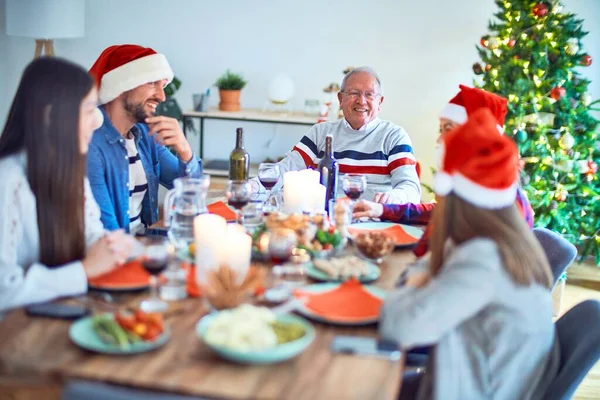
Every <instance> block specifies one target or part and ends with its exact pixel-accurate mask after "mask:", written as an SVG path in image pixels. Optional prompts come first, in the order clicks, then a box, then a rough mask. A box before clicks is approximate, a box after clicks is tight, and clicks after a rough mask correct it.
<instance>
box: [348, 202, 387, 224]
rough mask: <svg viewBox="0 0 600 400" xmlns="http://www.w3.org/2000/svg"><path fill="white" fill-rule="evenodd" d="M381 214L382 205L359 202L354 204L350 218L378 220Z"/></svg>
mask: <svg viewBox="0 0 600 400" xmlns="http://www.w3.org/2000/svg"><path fill="white" fill-rule="evenodd" d="M381 214H383V205H381V204H379V203H374V202H372V201H367V200H361V201H359V202H357V203H356V204H354V208H353V209H352V217H353V218H355V219H358V218H365V217H366V218H379V217H381Z"/></svg>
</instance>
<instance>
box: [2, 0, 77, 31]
mask: <svg viewBox="0 0 600 400" xmlns="http://www.w3.org/2000/svg"><path fill="white" fill-rule="evenodd" d="M84 13H85V0H7V2H6V33H7V34H8V35H10V36H24V37H29V38H34V39H66V38H74V37H80V36H83V35H84Z"/></svg>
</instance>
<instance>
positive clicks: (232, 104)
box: [215, 70, 248, 111]
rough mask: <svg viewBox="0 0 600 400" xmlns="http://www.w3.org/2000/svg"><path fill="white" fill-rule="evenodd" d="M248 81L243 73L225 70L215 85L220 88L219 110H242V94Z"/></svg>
mask: <svg viewBox="0 0 600 400" xmlns="http://www.w3.org/2000/svg"><path fill="white" fill-rule="evenodd" d="M247 83H248V82H246V80H244V77H243V76H242V75H241V74H236V73H233V72H231V71H230V70H227V71H225V73H224V74H223V75H221V76H220V77H219V79H217V82H215V86H216V87H218V88H219V97H220V99H221V101H220V102H219V110H222V111H239V110H240V108H241V107H240V94H241V90H242V89H243V88H244V86H246V84H247Z"/></svg>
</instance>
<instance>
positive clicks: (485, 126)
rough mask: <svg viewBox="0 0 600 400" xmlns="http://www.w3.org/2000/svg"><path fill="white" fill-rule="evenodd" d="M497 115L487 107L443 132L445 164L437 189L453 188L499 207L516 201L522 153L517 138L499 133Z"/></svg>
mask: <svg viewBox="0 0 600 400" xmlns="http://www.w3.org/2000/svg"><path fill="white" fill-rule="evenodd" d="M496 122H497V120H496V118H495V117H494V115H493V114H492V112H491V111H490V110H488V109H486V108H483V109H480V110H478V111H475V112H474V113H473V114H472V115H470V116H469V119H468V120H467V122H466V123H465V124H464V125H462V126H460V127H458V128H456V129H454V130H452V131H450V132H448V133H447V134H446V135H444V136H442V138H441V141H442V148H443V155H442V166H441V169H440V171H439V172H438V173H437V174H436V176H435V178H434V185H433V186H434V189H435V192H436V193H437V194H439V195H441V196H446V195H447V194H448V193H450V192H454V194H456V195H457V196H459V197H460V198H462V199H463V200H466V201H468V202H469V203H472V204H474V205H476V206H478V207H482V208H488V209H497V208H503V207H507V206H509V205H511V204H513V203H514V202H515V198H516V195H517V185H518V182H517V174H518V168H519V156H518V151H517V145H516V144H515V142H514V141H513V140H512V139H510V138H508V137H506V136H504V135H498V133H497V130H496Z"/></svg>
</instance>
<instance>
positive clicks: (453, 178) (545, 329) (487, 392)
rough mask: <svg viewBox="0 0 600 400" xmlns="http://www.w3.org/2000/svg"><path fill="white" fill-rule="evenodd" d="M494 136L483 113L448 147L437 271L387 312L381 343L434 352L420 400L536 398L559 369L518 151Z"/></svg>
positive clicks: (435, 247) (436, 233) (434, 251)
mask: <svg viewBox="0 0 600 400" xmlns="http://www.w3.org/2000/svg"><path fill="white" fill-rule="evenodd" d="M496 129H497V127H496V121H495V120H494V118H493V116H492V114H491V112H490V111H489V110H487V109H481V110H479V111H476V112H475V113H474V114H473V115H472V116H469V119H468V121H467V122H466V123H465V124H464V125H462V126H461V127H458V128H456V129H454V130H452V131H450V132H448V133H447V134H446V135H444V137H443V138H442V144H443V152H442V154H443V160H442V163H441V166H440V170H439V171H438V173H437V174H436V177H435V180H434V189H435V191H436V194H437V195H438V201H439V202H438V205H437V206H436V208H435V210H434V212H433V220H432V226H433V231H432V235H431V259H430V262H429V269H428V271H427V272H425V273H421V274H415V275H412V276H410V277H409V278H408V280H407V281H406V283H405V284H404V286H403V287H401V288H399V289H397V291H396V292H394V293H392V294H390V295H389V296H388V297H387V298H386V300H385V303H384V305H383V308H382V316H381V321H380V325H379V331H380V333H381V334H382V336H383V337H385V338H387V339H392V340H394V341H396V342H398V343H399V344H400V345H401V346H402V347H403V348H405V349H411V348H414V347H422V346H432V350H431V351H430V354H429V359H428V362H429V364H428V367H427V372H426V374H425V376H424V377H423V378H422V379H421V382H420V384H419V385H418V386H419V387H418V389H417V390H418V395H416V398H418V399H448V400H452V399H491V398H494V399H507V400H508V399H537V398H541V397H542V395H543V394H544V393H545V391H546V389H547V387H548V385H549V384H550V382H551V381H552V379H554V377H555V375H556V372H557V370H558V363H559V361H560V354H559V353H560V349H559V347H558V341H557V340H556V336H555V331H554V324H553V322H552V299H551V296H550V291H549V289H550V287H551V286H552V283H553V280H552V273H551V271H550V268H549V266H548V261H547V259H546V256H545V254H544V252H543V250H542V248H541V246H540V244H539V243H538V242H537V240H536V239H535V236H534V235H533V233H532V232H531V230H530V229H529V227H528V226H527V223H526V222H525V220H524V219H523V217H522V215H521V213H520V212H519V210H518V208H517V205H516V204H515V196H516V192H517V188H518V182H517V171H518V152H517V146H516V144H515V143H514V142H513V141H512V139H510V138H508V137H506V136H502V135H498V134H497V130H496ZM409 382H410V383H411V384H412V385H411V386H413V387H410V386H409V385H405V384H404V383H405V382H403V385H402V393H401V396H400V397H401V398H402V399H405V398H414V392H413V393H410V392H411V390H414V383H415V382H414V380H411V381H409ZM411 394H412V396H411Z"/></svg>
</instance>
